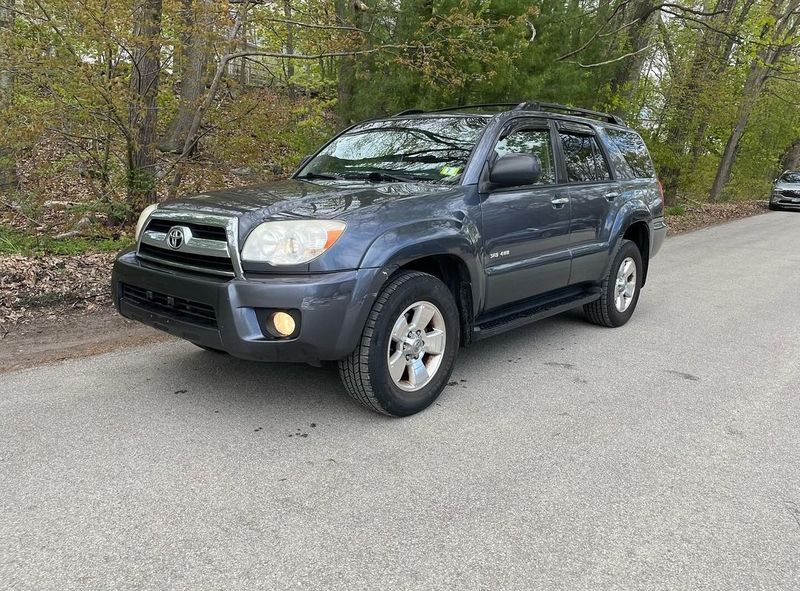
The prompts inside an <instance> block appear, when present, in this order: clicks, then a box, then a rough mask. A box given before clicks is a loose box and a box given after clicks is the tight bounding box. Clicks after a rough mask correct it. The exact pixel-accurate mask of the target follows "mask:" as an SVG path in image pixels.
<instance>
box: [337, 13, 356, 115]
mask: <svg viewBox="0 0 800 591" xmlns="http://www.w3.org/2000/svg"><path fill="white" fill-rule="evenodd" d="M351 4H352V3H351V2H350V1H349V0H335V6H334V7H335V9H336V20H337V21H338V22H337V24H339V25H349V24H352V16H353V15H352V9H351ZM355 68H356V64H355V57H354V56H351V55H347V56H343V57H341V58H339V81H338V86H337V89H336V91H337V92H336V94H337V104H336V110H337V112H338V114H339V122H340V124H341V125H342V126H345V125H348V124H349V123H350V122H351V107H352V102H353V90H354V86H355V80H356V73H355Z"/></svg>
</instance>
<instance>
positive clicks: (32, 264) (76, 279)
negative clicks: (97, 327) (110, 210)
mask: <svg viewBox="0 0 800 591" xmlns="http://www.w3.org/2000/svg"><path fill="white" fill-rule="evenodd" d="M113 261H114V254H112V253H97V254H83V255H77V256H54V255H48V256H41V257H26V256H22V255H12V256H2V257H0V335H2V333H3V332H4V331H3V328H2V327H5V330H8V329H9V328H10V327H11V326H13V325H14V324H16V323H25V322H27V321H29V320H31V319H33V318H37V317H38V318H42V317H45V318H50V319H52V320H53V321H57V320H58V318H59V316H61V315H62V314H63V313H65V312H67V311H71V310H82V311H85V312H90V311H93V310H96V309H97V308H98V307H100V306H108V305H109V303H110V302H111V288H110V283H111V266H112V263H113Z"/></svg>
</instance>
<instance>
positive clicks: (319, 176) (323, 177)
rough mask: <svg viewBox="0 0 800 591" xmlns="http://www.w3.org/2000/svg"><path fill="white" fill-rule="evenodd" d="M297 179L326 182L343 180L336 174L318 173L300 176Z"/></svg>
mask: <svg viewBox="0 0 800 591" xmlns="http://www.w3.org/2000/svg"><path fill="white" fill-rule="evenodd" d="M297 178H300V179H320V180H324V181H339V180H342V178H344V177H341V176H337V175H335V174H319V173H317V172H307V173H305V174H304V175H303V176H299V177H297Z"/></svg>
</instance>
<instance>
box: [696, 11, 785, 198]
mask: <svg viewBox="0 0 800 591" xmlns="http://www.w3.org/2000/svg"><path fill="white" fill-rule="evenodd" d="M798 6H800V0H789V2H788V3H787V5H786V6H785V7H784V6H783V0H777V1H776V2H774V3H773V5H772V7H771V13H772V15H773V16H774V17H775V27H774V29H773V30H772V34H771V35H769V38H768V37H767V34H768V33H769V32H770V30H769V29H768V28H767V27H765V28H764V32H763V33H762V35H761V39H762V40H764V41H767V42H768V43H769V45H767V46H766V47H764V48H763V49H762V50H761V51H759V52H758V56H757V57H756V59H754V60H753V61H752V62H751V64H750V72H749V73H748V74H747V80H746V81H745V83H744V93H743V96H742V102H741V103H740V104H739V110H738V112H737V114H736V125H734V127H733V131H731V135H730V137H729V138H728V141H727V143H726V144H725V151H724V152H723V153H722V158H721V160H720V163H719V166H718V167H717V174H716V176H715V178H714V184H713V185H712V186H711V191H710V192H709V195H708V199H709V201H712V202H713V201H719V199H720V197H721V196H722V192H723V190H724V189H725V186H726V185H727V184H728V181H729V180H730V178H731V171H732V169H733V164H734V162H735V160H736V152H737V151H738V149H739V142H740V141H741V140H742V136H743V135H744V132H745V129H747V123H748V122H749V121H750V115H751V114H752V112H753V108H754V107H755V105H756V102H757V101H758V98H759V97H760V96H761V91H762V90H763V89H764V86H765V84H766V82H767V78H768V77H769V74H770V71H771V69H772V67H773V66H774V65H775V64H776V63H777V61H778V60H779V58H780V57H781V56H782V55H783V54H785V53H786V52H787V51H788V50H789V49H790V48H791V47H792V46H791V45H790V44H789V43H788V39H789V38H790V37H791V36H792V35H793V34H794V32H795V31H796V30H797V27H798V24H800V18H798V17H797V15H796V12H797V9H798Z"/></svg>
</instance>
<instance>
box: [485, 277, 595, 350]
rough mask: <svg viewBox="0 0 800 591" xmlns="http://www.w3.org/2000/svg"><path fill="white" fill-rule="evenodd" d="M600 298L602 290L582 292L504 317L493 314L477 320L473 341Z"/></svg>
mask: <svg viewBox="0 0 800 591" xmlns="http://www.w3.org/2000/svg"><path fill="white" fill-rule="evenodd" d="M599 298H600V290H599V289H598V288H595V289H593V290H590V291H580V292H578V293H572V294H570V295H565V296H562V297H561V298H558V299H555V300H550V301H547V302H542V301H541V300H540V301H539V302H533V303H532V304H529V307H520V306H515V307H514V308H512V309H510V310H508V311H507V312H506V313H505V314H503V315H497V314H492V315H491V316H490V317H488V318H486V319H484V320H481V319H480V318H478V319H477V321H476V323H475V327H474V328H473V329H472V340H473V341H478V340H481V339H486V338H489V337H492V336H494V335H496V334H500V333H502V332H506V331H507V330H512V329H514V328H518V327H520V326H524V325H526V324H530V323H531V322H536V321H537V320H542V319H543V318H547V317H548V316H555V315H556V314H561V313H562V312H566V311H567V310H571V309H573V308H577V307H578V306H582V305H584V304H588V303H589V302H593V301H595V300H597V299H599Z"/></svg>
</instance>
